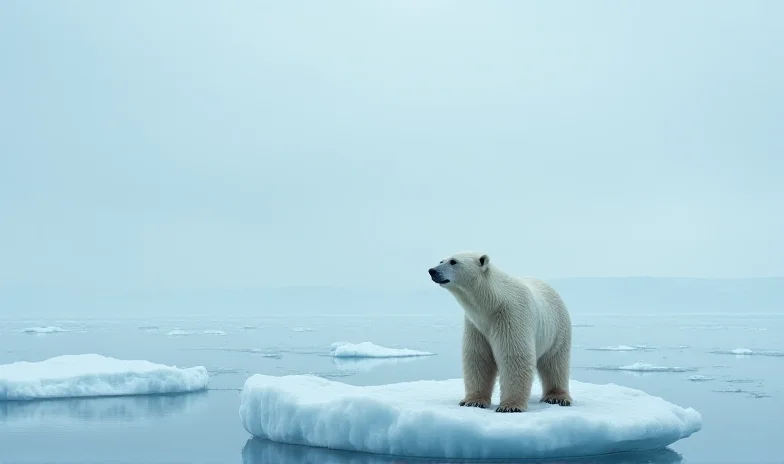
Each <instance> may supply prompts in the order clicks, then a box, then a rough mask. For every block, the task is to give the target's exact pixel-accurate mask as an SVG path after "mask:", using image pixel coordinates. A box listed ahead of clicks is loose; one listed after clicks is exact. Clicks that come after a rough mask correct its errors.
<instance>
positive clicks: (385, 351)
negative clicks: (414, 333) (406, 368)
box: [329, 342, 435, 358]
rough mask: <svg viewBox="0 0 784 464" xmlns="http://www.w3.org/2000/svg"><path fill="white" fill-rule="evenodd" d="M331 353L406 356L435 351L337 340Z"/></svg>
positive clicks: (334, 354)
mask: <svg viewBox="0 0 784 464" xmlns="http://www.w3.org/2000/svg"><path fill="white" fill-rule="evenodd" d="M329 354H330V355H332V356H334V357H336V358H398V357H404V356H432V355H434V354H435V353H430V352H429V351H418V350H411V349H408V348H387V347H385V346H379V345H376V344H373V343H370V342H362V343H349V342H335V343H333V344H332V345H331V349H330V352H329Z"/></svg>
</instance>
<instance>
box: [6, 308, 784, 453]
mask: <svg viewBox="0 0 784 464" xmlns="http://www.w3.org/2000/svg"><path fill="white" fill-rule="evenodd" d="M452 309H454V310H453V311H448V310H447V311H444V310H441V309H439V310H438V311H426V310H421V309H419V308H416V309H415V310H413V309H409V310H406V309H401V310H400V311H398V312H390V311H384V312H383V313H382V312H369V313H364V314H363V313H341V312H340V311H334V310H330V311H325V312H321V313H319V312H318V311H312V310H311V311H306V312H302V313H297V312H290V311H286V312H285V314H274V312H270V314H267V315H242V316H240V315H225V314H224V315H222V314H221V313H220V312H219V311H216V312H214V313H213V314H212V315H209V314H208V315H204V314H200V315H187V316H172V315H158V316H155V315H152V316H149V317H148V316H145V317H138V318H134V317H129V316H127V315H126V314H123V315H116V316H112V314H111V311H108V310H107V311H106V313H105V315H104V316H102V317H100V318H95V317H90V318H87V317H82V318H80V317H70V318H62V317H56V316H51V317H14V318H7V317H6V318H3V319H0V339H2V341H3V343H2V346H0V364H7V363H12V362H15V361H22V360H23V361H39V360H43V359H47V358H50V357H54V356H58V355H62V354H80V353H99V354H102V355H106V356H112V357H116V358H120V359H146V360H150V361H153V362H158V363H163V364H169V365H176V366H178V367H189V366H198V365H202V366H205V367H206V368H207V369H208V370H209V372H210V385H209V390H208V391H206V392H200V393H191V394H184V395H165V396H138V397H119V398H98V399H63V400H48V401H32V402H6V403H0V430H2V433H0V462H18V463H22V462H24V463H43V462H55V461H56V462H63V463H66V462H68V463H71V462H72V463H83V462H104V463H120V462H136V463H153V462H155V463H174V462H189V463H213V462H214V463H217V462H221V463H231V462H243V463H262V462H265V463H266V462H281V463H283V462H291V463H296V462H334V463H343V462H352V463H363V462H365V463H370V462H392V461H385V460H384V458H383V457H379V456H372V455H366V454H362V453H350V452H342V451H330V450H325V449H315V448H309V447H303V446H294V445H284V444H278V443H272V442H267V441H264V440H259V439H254V438H252V437H251V436H250V435H249V434H248V433H247V432H246V431H245V430H244V429H243V427H242V425H241V423H240V420H239V416H238V408H239V404H240V398H239V391H240V389H241V388H242V386H243V383H244V382H245V380H246V379H247V378H248V377H249V376H251V375H253V374H256V373H260V374H268V375H288V374H302V373H310V374H315V375H319V376H323V377H326V378H330V379H334V380H338V381H340V382H345V383H349V384H355V385H377V384H386V383H394V382H404V381H413V380H423V379H435V380H442V379H451V378H458V377H460V376H461V370H460V338H461V328H462V313H461V312H460V311H459V309H458V308H457V307H454V308H452ZM169 314H171V313H169ZM572 319H573V320H572V322H573V326H574V327H573V329H574V346H573V369H572V378H574V379H577V380H580V381H583V382H591V383H599V384H602V383H615V384H620V385H624V386H628V387H632V388H638V389H641V390H644V391H645V392H647V393H649V394H652V395H656V396H660V397H662V398H664V399H665V400H667V401H670V402H673V403H675V404H677V405H680V406H683V407H693V408H695V409H696V410H698V411H699V412H700V413H701V414H702V416H703V428H702V430H701V431H699V432H697V433H695V434H694V435H692V436H691V437H689V438H686V439H684V440H681V441H679V442H676V443H675V444H673V445H672V446H670V447H669V448H668V449H665V450H659V451H655V452H650V453H642V454H639V455H633V456H632V455H630V456H604V457H596V458H592V459H590V460H588V461H585V460H583V462H662V463H663V462H667V463H671V462H684V463H703V462H705V463H707V462H711V463H723V462H726V463H729V462H735V463H738V462H756V463H767V462H781V461H782V456H784V454H783V453H782V451H781V445H780V443H779V442H778V441H777V440H776V438H778V436H779V434H778V432H777V431H776V429H777V428H778V427H779V426H781V425H782V422H781V412H782V411H784V400H782V388H783V387H784V376H782V375H781V372H782V366H784V314H781V313H773V312H768V313H748V312H747V313H743V314H732V313H710V312H707V311H706V312H697V311H692V312H678V313H677V314H676V313H671V312H667V311H666V310H662V311H645V312H638V313H631V314H630V313H628V312H623V311H618V312H604V313H600V312H590V313H589V312H586V313H573V314H572ZM338 341H348V342H356V343H359V342H363V341H370V342H373V343H375V344H378V345H382V346H387V347H398V348H409V349H415V350H424V351H430V352H434V353H436V355H435V356H427V357H421V358H399V359H358V360H339V359H335V358H333V357H331V356H330V355H329V350H330V345H331V344H332V343H334V342H338ZM454 400H455V401H458V400H459V398H455V399H454ZM423 433H426V432H424V431H423ZM410 461H415V460H410ZM398 462H400V460H398ZM429 462H434V461H432V460H431V461H429ZM559 462H561V461H559Z"/></svg>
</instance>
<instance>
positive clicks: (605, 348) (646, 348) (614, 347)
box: [588, 345, 651, 351]
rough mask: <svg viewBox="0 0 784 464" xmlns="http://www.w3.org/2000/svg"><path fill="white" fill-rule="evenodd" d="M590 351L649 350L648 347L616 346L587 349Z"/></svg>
mask: <svg viewBox="0 0 784 464" xmlns="http://www.w3.org/2000/svg"><path fill="white" fill-rule="evenodd" d="M588 349H589V350H591V351H643V350H650V349H651V347H649V346H648V345H633V346H629V345H617V346H600V347H599V348H588Z"/></svg>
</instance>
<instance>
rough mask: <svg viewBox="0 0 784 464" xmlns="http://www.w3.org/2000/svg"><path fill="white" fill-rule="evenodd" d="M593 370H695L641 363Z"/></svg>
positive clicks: (694, 369) (693, 369)
mask: <svg viewBox="0 0 784 464" xmlns="http://www.w3.org/2000/svg"><path fill="white" fill-rule="evenodd" d="M594 369H598V370H603V371H631V372H690V371H696V370H697V369H696V368H694V367H666V366H657V365H655V364H648V363H642V362H636V363H633V364H629V365H626V366H617V367H614V366H605V367H596V368H594Z"/></svg>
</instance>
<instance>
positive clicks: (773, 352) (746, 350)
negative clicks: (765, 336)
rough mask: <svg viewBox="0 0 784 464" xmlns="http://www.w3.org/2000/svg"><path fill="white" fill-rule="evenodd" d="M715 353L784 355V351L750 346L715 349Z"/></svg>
mask: <svg viewBox="0 0 784 464" xmlns="http://www.w3.org/2000/svg"><path fill="white" fill-rule="evenodd" d="M711 353H714V354H734V355H736V356H773V357H782V356H784V352H782V351H776V350H751V349H749V348H735V349H734V350H715V351H711Z"/></svg>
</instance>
